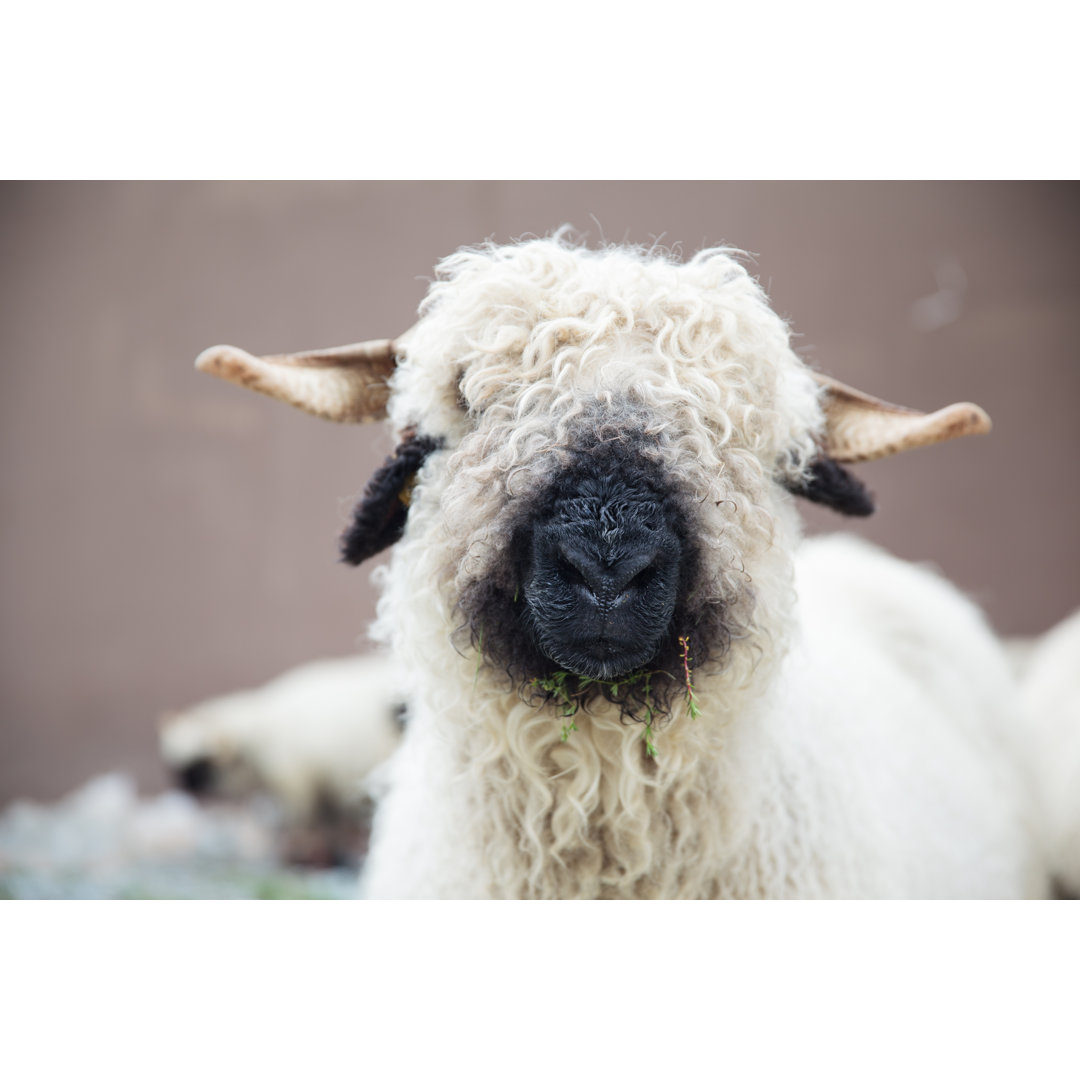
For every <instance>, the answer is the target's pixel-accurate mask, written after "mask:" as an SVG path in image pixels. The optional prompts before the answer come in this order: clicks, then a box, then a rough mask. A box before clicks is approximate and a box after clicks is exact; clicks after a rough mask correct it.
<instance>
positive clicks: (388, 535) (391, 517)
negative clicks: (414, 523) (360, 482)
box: [341, 430, 439, 566]
mask: <svg viewBox="0 0 1080 1080" xmlns="http://www.w3.org/2000/svg"><path fill="white" fill-rule="evenodd" d="M438 448H439V441H438V440H437V439H432V438H430V437H429V436H427V435H417V434H416V432H415V431H413V430H409V431H406V432H405V433H404V434H403V437H402V441H401V443H400V444H399V445H398V448H397V449H396V450H395V451H394V452H393V454H391V456H390V457H388V458H387V459H386V461H384V462H383V464H382V466H381V467H380V468H379V469H378V471H377V472H376V473H375V475H374V476H373V477H372V478H371V479H370V480H369V481H368V484H367V487H365V488H364V494H363V497H362V498H361V499H360V502H359V503H357V505H356V509H355V510H354V511H353V520H352V524H351V525H350V526H349V527H348V528H347V529H346V530H345V532H344V533H342V536H341V558H342V561H343V562H347V563H349V564H351V565H352V566H359V565H360V563H362V562H363V561H364V560H365V559H370V558H371V557H372V555H378V554H379V552H380V551H384V550H385V549H386V548H388V547H389V546H390V545H391V544H394V543H396V542H397V541H398V540H400V539H401V535H402V533H404V532H405V520H406V518H407V517H408V513H409V500H410V497H411V494H412V488H413V484H414V483H415V482H416V474H417V472H418V471H419V470H420V466H421V465H423V464H424V460H425V459H426V458H427V456H428V455H429V454H430V453H432V452H433V451H434V450H437V449H438Z"/></svg>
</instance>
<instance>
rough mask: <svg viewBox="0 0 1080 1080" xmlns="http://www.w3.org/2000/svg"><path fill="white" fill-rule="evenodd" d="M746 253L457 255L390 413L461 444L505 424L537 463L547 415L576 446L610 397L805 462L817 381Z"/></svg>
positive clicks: (553, 242) (814, 428)
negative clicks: (586, 423) (590, 415)
mask: <svg viewBox="0 0 1080 1080" xmlns="http://www.w3.org/2000/svg"><path fill="white" fill-rule="evenodd" d="M738 255H739V253H738V252H735V251H734V250H732V249H728V248H712V249H709V250H706V251H702V252H700V253H699V254H698V255H696V256H694V257H693V258H692V259H691V260H689V261H688V262H686V263H679V262H677V261H676V260H675V259H674V258H672V257H671V256H670V255H668V254H665V253H658V252H657V251H655V250H644V249H633V248H626V247H618V248H605V249H602V250H598V251H592V250H588V249H586V248H582V247H578V246H575V245H573V244H572V243H570V242H569V241H568V240H567V238H566V236H565V235H564V234H558V235H556V236H555V237H552V238H547V239H537V240H530V241H527V242H524V243H520V244H515V245H509V246H497V245H485V246H482V247H478V248H470V249H465V250H463V251H460V252H457V253H456V254H454V255H451V256H449V257H448V258H446V259H444V260H443V261H442V262H441V263H440V264H439V266H438V267H437V271H436V274H437V277H436V281H435V282H434V283H433V284H432V286H431V288H430V290H429V293H428V296H427V298H426V299H425V301H424V303H423V305H422V306H421V315H422V319H421V322H420V324H419V325H418V327H417V330H416V333H415V335H414V336H413V337H412V339H411V340H410V343H409V350H408V351H409V357H408V361H407V362H406V363H404V364H403V365H402V366H401V367H400V369H399V370H398V372H397V373H396V375H395V376H394V380H393V388H394V396H393V399H392V401H391V406H390V411H391V418H392V419H393V420H394V422H395V423H396V424H397V425H398V426H399V427H405V426H407V425H409V424H422V425H423V426H424V429H425V431H426V433H428V434H431V435H436V436H442V437H443V438H444V439H446V440H447V445H448V446H453V445H454V444H455V443H457V442H458V441H460V439H461V438H463V437H464V436H465V435H466V434H467V433H468V432H469V431H471V430H473V429H474V428H475V427H476V426H477V425H480V424H483V425H485V426H486V427H487V428H488V429H489V430H495V428H496V427H502V428H503V433H502V434H501V435H500V438H502V439H509V440H511V441H513V442H515V443H516V444H518V450H519V453H518V455H517V456H519V458H520V459H522V460H524V459H527V458H528V457H529V456H530V455H531V454H532V453H533V452H534V451H535V450H536V449H537V443H538V440H537V437H536V436H537V433H538V426H537V418H538V417H542V418H543V419H544V420H545V423H544V428H545V434H546V435H547V436H548V437H549V438H550V437H552V435H553V436H554V438H555V439H556V440H558V441H562V439H563V438H564V436H565V434H566V432H567V431H569V430H570V429H571V428H572V427H573V426H574V425H575V424H576V423H577V421H578V417H579V416H580V414H581V412H582V411H583V410H585V409H588V408H592V407H593V406H594V404H595V401H596V400H597V398H600V399H601V400H603V399H604V398H605V397H607V398H609V399H610V400H612V401H615V400H617V399H620V398H622V399H624V400H626V399H636V400H638V401H640V402H642V403H645V404H647V405H649V406H651V407H652V408H653V410H654V412H655V423H656V424H658V425H659V426H664V425H666V424H676V425H679V424H681V425H682V427H683V428H684V429H686V430H689V429H692V428H695V427H696V428H697V429H698V431H699V434H700V435H701V436H702V440H703V442H706V443H708V449H709V450H710V451H711V453H712V454H713V455H715V454H716V453H717V452H718V451H719V450H721V449H722V448H724V447H727V446H731V447H734V448H739V449H745V450H748V451H750V452H751V453H753V454H754V455H755V456H756V457H757V458H758V459H759V461H760V462H761V464H762V465H763V466H764V467H765V468H766V469H769V470H772V469H773V468H774V467H775V466H776V463H777V462H778V461H779V462H780V463H781V467H782V468H785V469H789V470H791V471H793V472H796V473H797V472H799V471H801V470H802V469H803V468H804V466H805V463H806V462H807V461H809V460H810V459H811V458H812V457H813V454H814V438H815V436H816V435H817V434H819V433H820V430H821V427H822V416H821V411H820V407H819V405H818V391H817V389H816V387H815V385H814V383H813V381H812V379H811V377H810V374H809V372H808V370H807V369H806V367H805V366H804V365H803V364H802V362H801V361H800V360H799V359H798V358H797V357H796V356H795V355H794V353H793V352H792V351H791V348H790V344H789V332H788V328H787V326H786V324H785V323H784V321H783V320H782V319H781V318H780V317H779V316H778V315H776V313H774V312H773V311H772V309H771V308H770V307H769V304H768V301H767V298H766V297H765V295H764V293H763V292H762V290H761V288H760V286H759V285H758V284H757V282H756V281H754V279H753V278H751V277H750V275H749V274H748V273H747V271H746V269H745V267H744V266H743V265H742V264H741V263H740V262H739V261H738V258H737V256H738ZM530 422H532V426H530ZM697 449H698V452H701V451H704V450H706V447H705V446H704V445H702V446H699V447H698V448H697Z"/></svg>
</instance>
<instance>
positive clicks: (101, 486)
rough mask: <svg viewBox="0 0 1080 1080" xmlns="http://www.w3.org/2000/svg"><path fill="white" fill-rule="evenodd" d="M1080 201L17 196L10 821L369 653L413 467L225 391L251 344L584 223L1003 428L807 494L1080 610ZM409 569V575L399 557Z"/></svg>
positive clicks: (973, 571) (371, 435) (287, 345)
mask: <svg viewBox="0 0 1080 1080" xmlns="http://www.w3.org/2000/svg"><path fill="white" fill-rule="evenodd" d="M1078 196H1080V190H1078V187H1077V185H1076V184H1063V183H1047V184H1042V183H986V182H979V183H966V182H953V183H939V182H934V183H913V182H905V183H884V182H873V183H862V182H858V183H856V182H837V183H832V182H821V183H817V182H815V183H803V182H769V183H748V182H715V183H714V182H692V183H682V182H637V181H635V182H587V183H586V182H565V183H551V182H543V183H527V182H430V183H429V182H409V183H390V182H378V183H368V182H363V183H318V182H311V183H308V182H304V183H292V182H289V183H278V182H255V183H235V182H222V183H218V182H213V183H111V182H109V183H6V184H3V185H0V253H2V255H0V259H2V261H0V273H2V287H0V349H2V353H0V355H2V358H3V366H2V393H0V439H2V446H3V452H2V454H0V484H2V487H0V511H2V516H0V573H2V575H3V604H2V605H0V620H2V622H0V810H2V809H3V808H4V806H5V805H7V804H8V803H9V802H11V801H12V800H15V799H28V798H29V799H38V800H51V799H55V798H57V797H59V796H61V795H62V794H64V793H65V792H68V791H70V790H71V789H72V788H73V787H75V786H77V785H78V784H80V783H82V782H83V781H84V780H86V779H87V778H88V777H92V776H95V775H97V774H100V773H103V772H106V771H108V770H116V769H120V770H123V771H124V772H125V773H126V774H128V775H130V776H131V777H133V778H134V779H135V781H136V782H137V784H138V787H139V789H140V790H141V791H144V792H147V793H154V792H156V791H160V790H161V789H162V788H163V787H164V786H165V784H166V782H167V778H166V775H165V773H164V771H163V769H162V766H161V764H160V760H159V756H158V747H157V725H158V719H159V716H160V715H161V714H162V713H164V712H165V711H167V710H173V709H177V708H181V707H184V706H187V705H190V704H192V703H193V702H197V701H200V700H201V699H204V698H208V697H211V696H214V695H218V694H222V693H226V692H228V691H232V690H235V689H239V688H242V687H248V686H254V685H257V684H259V683H262V682H264V681H266V680H267V679H269V678H271V677H273V676H275V675H277V674H279V673H280V672H282V671H284V670H285V669H287V668H290V667H292V666H294V665H297V664H300V663H302V662H304V661H307V660H311V659H315V658H319V657H329V656H342V655H346V654H349V653H350V652H353V651H355V650H356V649H357V648H359V649H365V648H366V647H367V646H366V642H365V639H364V632H365V626H366V625H367V623H368V622H369V621H370V619H371V618H372V615H373V606H374V594H373V591H372V589H371V587H370V584H369V578H370V570H371V567H370V566H365V567H363V568H361V569H360V570H351V569H348V568H346V567H344V566H342V565H340V564H338V562H337V535H338V533H339V531H340V529H341V527H342V524H343V522H344V521H345V517H346V515H347V513H348V511H349V508H350V506H351V503H352V501H353V500H354V499H355V497H356V496H357V495H358V494H359V493H360V491H361V490H362V489H363V487H364V484H365V482H366V480H367V479H368V477H369V476H370V474H371V472H372V471H373V470H374V468H375V467H377V465H378V464H379V463H380V462H381V460H382V458H383V457H384V456H385V455H386V454H387V453H389V452H390V450H391V449H392V446H391V442H390V439H389V436H388V435H387V433H386V432H384V431H383V430H382V429H381V427H379V426H371V427H341V426H335V425H331V424H325V423H320V422H318V421H316V420H314V419H312V418H310V417H307V416H305V415H304V414H302V413H300V412H298V411H295V410H291V409H289V408H287V407H285V406H283V405H280V404H278V403H275V402H272V401H270V400H269V399H264V398H261V397H258V396H256V395H254V394H246V393H243V392H241V391H240V390H238V389H236V388H235V387H231V386H228V385H226V384H224V383H221V382H218V381H216V380H213V379H210V378H208V377H206V376H200V375H196V373H195V371H194V369H193V367H192V361H193V360H194V358H195V356H196V355H197V354H198V353H199V352H200V351H201V350H202V349H203V348H205V347H207V346H208V345H212V344H216V343H221V342H227V343H230V344H235V345H239V346H241V347H243V348H245V349H247V350H249V351H251V352H254V353H268V352H283V351H290V350H295V349H301V348H309V347H315V346H322V345H331V344H342V343H345V342H350V341H356V340H360V339H364V338H372V337H384V336H393V335H394V334H396V333H399V332H400V331H402V330H404V329H405V328H406V327H408V326H409V325H410V324H411V322H412V321H413V318H414V315H415V311H416V306H417V304H418V303H419V301H420V299H421V298H422V297H423V295H424V292H425V289H426V286H427V282H428V280H429V279H430V275H431V272H432V267H433V265H434V264H435V263H436V262H437V260H438V259H439V258H440V257H441V256H443V255H446V254H448V253H450V252H451V251H453V250H454V249H456V248H457V247H459V246H461V245H463V244H471V243H476V242H478V241H481V240H484V239H488V238H491V239H494V240H497V241H508V240H511V239H513V238H515V237H519V236H521V235H523V234H529V233H537V234H544V233H548V232H550V231H551V230H553V229H554V228H556V227H558V226H559V225H562V224H563V223H569V224H570V225H572V226H574V227H575V228H576V229H577V230H578V232H579V233H581V234H583V235H584V238H585V240H586V242H587V243H589V244H590V245H597V244H600V243H603V242H621V241H629V242H633V243H651V242H653V241H656V240H659V241H660V242H661V243H662V244H664V245H666V246H674V247H676V248H677V249H678V250H680V251H681V252H682V253H683V255H685V256H689V255H691V254H693V253H694V252H695V251H697V250H698V249H699V248H701V247H703V246H707V245H713V244H718V243H729V244H733V245H735V246H737V247H740V248H743V249H745V250H747V251H749V252H751V253H753V255H754V260H753V263H752V270H753V272H754V273H755V274H756V275H757V276H759V277H760V279H761V281H762V283H763V285H764V286H765V288H766V289H767V291H768V292H769V294H770V296H771V298H772V301H773V304H774V306H775V308H776V309H777V310H778V311H779V312H780V313H781V314H782V315H783V316H784V317H786V318H787V319H788V320H789V321H790V322H791V324H792V326H793V328H794V330H795V332H796V334H797V335H798V336H797V337H796V339H795V345H796V349H797V351H799V352H800V354H801V355H802V356H804V357H805V358H806V359H807V360H808V361H809V362H810V363H811V364H813V365H814V366H816V367H818V368H820V369H821V370H824V371H826V372H829V373H831V374H833V375H835V376H836V377H838V378H840V379H842V380H844V381H845V382H849V383H852V384H854V385H856V386H858V387H860V388H861V389H864V390H866V391H869V392H871V393H873V394H875V395H877V396H880V397H884V398H886V399H888V400H891V401H895V402H899V403H902V404H906V405H911V406H915V407H918V408H922V409H927V410H932V409H934V408H938V407H940V406H942V405H945V404H947V403H950V402H953V401H959V400H965V399H970V400H973V401H976V402H978V403H979V404H981V405H983V406H984V407H985V408H986V409H987V410H988V411H989V413H990V414H991V416H992V417H993V419H994V424H995V428H994V432H993V434H992V435H991V436H990V437H989V438H985V439H972V440H965V441H960V442H956V443H950V444H946V445H944V446H942V447H939V448H936V449H933V450H923V451H917V452H915V453H912V454H908V455H903V456H901V457H898V458H893V459H889V460H886V461H882V462H878V463H873V464H869V465H866V466H863V467H861V468H860V469H859V470H858V471H859V474H860V475H861V476H862V478H863V479H864V480H865V481H866V482H867V483H868V484H869V486H870V487H871V489H872V490H874V491H875V493H876V494H877V496H878V505H879V509H878V513H877V514H876V515H875V516H874V517H873V518H871V519H869V520H868V521H866V522H857V523H854V524H853V523H852V522H850V521H844V520H841V519H837V518H834V517H832V516H831V515H829V514H827V513H826V512H824V511H818V510H814V509H807V512H806V519H807V522H808V526H809V528H810V529H811V530H812V531H821V530H826V529H834V528H837V527H848V528H854V529H855V530H856V531H858V532H860V533H862V534H864V535H866V536H868V537H869V538H871V539H873V540H875V541H877V542H880V543H882V544H884V545H885V546H887V547H888V548H889V549H890V550H892V551H894V552H895V553H897V554H899V555H902V556H905V557H907V558H911V559H916V560H927V561H930V562H933V563H935V564H936V565H938V566H939V567H941V568H942V569H943V570H944V572H945V573H946V574H947V575H948V576H949V577H950V578H952V579H953V580H954V581H955V582H957V583H958V584H959V585H960V586H961V587H962V588H963V589H965V590H966V591H967V592H969V593H970V594H971V595H973V596H974V597H975V598H976V599H977V600H978V601H979V602H980V603H981V604H982V605H983V607H984V608H985V610H986V611H987V613H988V615H989V617H990V619H991V621H992V622H993V624H994V626H995V627H996V628H997V629H998V630H999V631H1000V632H1001V633H1003V634H1006V635H1032V634H1036V633H1039V632H1041V631H1043V630H1045V629H1047V628H1049V627H1050V626H1051V625H1052V624H1054V623H1055V622H1057V621H1058V620H1060V619H1061V618H1062V617H1064V616H1065V615H1066V614H1068V613H1069V612H1070V611H1072V610H1073V609H1075V608H1076V607H1077V606H1080V566H1078V551H1080V545H1078V524H1080V520H1078V519H1080V508H1078V505H1077V498H1076V491H1077V483H1076V478H1075V473H1076V467H1077V465H1078V463H1080V434H1078V430H1080V428H1078V424H1077V418H1076V410H1077V407H1078V405H1080V362H1078V344H1077V343H1078V342H1080V313H1078V305H1077V297H1078V295H1080V245H1078V243H1077V240H1078V231H1080V230H1078V226H1080V197H1078ZM384 558H385V557H384Z"/></svg>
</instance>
